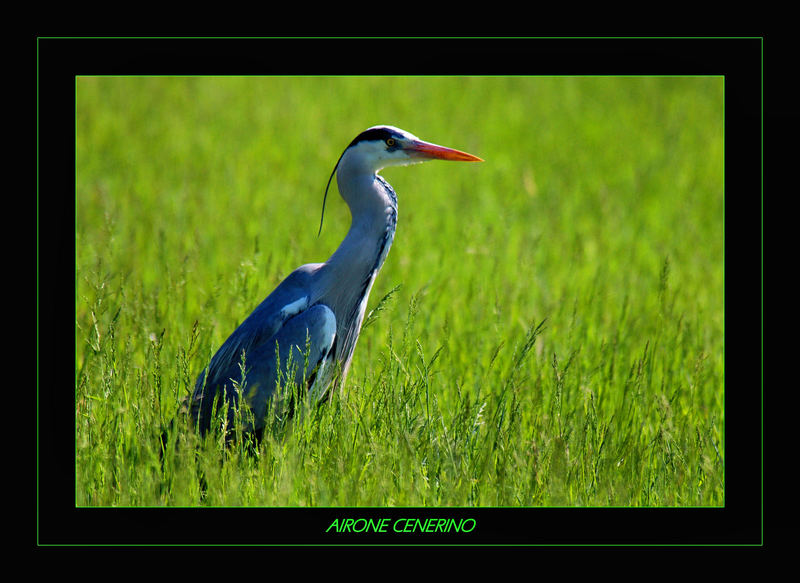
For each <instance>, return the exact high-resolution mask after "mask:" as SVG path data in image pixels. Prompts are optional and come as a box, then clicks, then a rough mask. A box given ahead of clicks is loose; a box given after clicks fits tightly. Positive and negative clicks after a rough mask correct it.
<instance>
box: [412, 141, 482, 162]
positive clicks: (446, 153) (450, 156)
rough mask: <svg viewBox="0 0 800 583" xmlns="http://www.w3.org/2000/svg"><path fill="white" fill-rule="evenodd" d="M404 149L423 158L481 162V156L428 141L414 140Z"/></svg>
mask: <svg viewBox="0 0 800 583" xmlns="http://www.w3.org/2000/svg"><path fill="white" fill-rule="evenodd" d="M406 150H407V151H408V152H410V153H411V154H412V155H414V156H418V157H420V158H425V159H437V160H455V161H458V162H483V159H482V158H478V157H477V156H473V155H472V154H467V153H466V152H462V151H461V150H454V149H453V148H445V147H444V146H437V145H436V144H431V143H428V142H422V141H418V142H414V143H413V144H411V145H410V146H407V147H406Z"/></svg>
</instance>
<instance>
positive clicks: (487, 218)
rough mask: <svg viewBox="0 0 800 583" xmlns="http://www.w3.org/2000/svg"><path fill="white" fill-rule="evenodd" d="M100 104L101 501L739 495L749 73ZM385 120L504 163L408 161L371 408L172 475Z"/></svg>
mask: <svg viewBox="0 0 800 583" xmlns="http://www.w3.org/2000/svg"><path fill="white" fill-rule="evenodd" d="M76 96H77V109H76V127H77V160H76V165H77V185H76V188H77V202H76V205H77V208H76V212H77V221H76V256H77V266H76V267H77V269H76V274H75V285H76V298H77V303H76V306H75V322H76V326H75V347H76V353H75V366H76V398H75V405H76V409H75V422H76V433H75V439H76V441H75V448H76V455H77V468H76V471H77V483H76V503H77V504H78V505H79V506H87V505H89V506H107V505H131V506H144V505H147V506H157V505H200V504H203V505H224V506H239V505H247V506H338V505H347V506H389V505H395V506H428V505H429V506H721V505H723V504H724V493H725V410H724V375H723V373H724V345H723V331H724V320H723V110H722V103H723V80H722V78H699V77H688V78H659V77H645V78H638V77H622V78H616V77H587V78H580V77H579V78H566V77H565V78H550V77H509V78H504V77H468V78H458V77H409V78H379V77H375V78H351V77H310V78H291V77H275V78H270V77H266V78H263V77H251V78H248V77H241V78H240V77H225V78H169V77H156V78H137V77H131V78H79V79H78V81H77V84H76ZM377 123H388V124H392V125H397V126H399V127H401V128H403V129H406V130H408V131H411V132H412V133H415V134H417V135H419V136H420V137H421V138H423V139H427V140H430V141H433V142H436V143H440V144H442V145H446V146H452V147H455V148H458V149H461V150H465V151H468V152H471V153H474V154H476V155H478V156H481V157H482V158H484V159H485V162H484V163H482V164H455V163H445V162H430V163H428V164H424V165H419V166H412V167H409V168H393V169H388V170H386V171H385V172H383V175H384V176H385V177H386V178H387V179H388V180H389V182H390V183H391V184H392V185H393V186H394V187H395V189H396V191H397V193H398V198H399V221H398V229H397V234H396V237H395V242H394V246H393V247H392V250H391V252H390V253H389V256H388V258H387V261H386V264H385V265H384V267H383V270H382V271H381V273H380V275H379V277H378V279H377V281H376V284H375V286H374V288H373V291H372V296H371V299H370V305H369V309H374V308H375V307H376V306H377V305H378V303H379V301H380V300H381V298H383V297H384V296H386V295H387V294H389V292H391V291H392V290H395V288H397V289H396V290H395V291H394V293H393V294H390V297H388V298H387V299H386V301H385V302H384V303H383V304H381V310H380V311H376V312H375V315H376V318H374V319H373V320H372V321H371V322H370V323H369V325H368V326H366V327H365V329H364V330H363V331H362V334H361V339H360V340H359V344H358V346H357V348H356V353H355V358H354V362H353V367H352V369H351V372H350V375H349V377H348V382H347V384H346V386H345V389H344V391H342V392H341V393H337V394H336V395H334V396H333V397H332V399H331V400H330V402H329V403H328V404H327V405H325V406H323V407H321V408H318V409H315V410H311V411H307V412H306V414H305V415H303V416H302V417H300V418H298V419H296V420H295V421H293V422H291V423H289V424H285V425H283V426H280V427H276V428H275V430H274V431H273V432H271V433H270V434H269V435H268V438H267V439H265V441H264V442H263V443H262V445H261V447H260V448H259V450H258V451H257V452H256V453H255V454H248V453H246V452H245V451H243V450H241V449H238V448H235V447H234V448H232V449H231V450H229V451H226V452H223V451H222V450H221V448H220V446H219V444H218V443H217V442H216V441H214V440H213V439H209V440H206V442H205V443H202V444H199V446H198V447H190V446H186V447H180V446H179V447H176V448H169V450H168V455H167V458H166V460H165V463H164V466H163V468H162V465H161V463H160V461H159V453H158V451H159V446H158V444H159V440H158V437H159V434H160V432H161V429H162V426H164V425H166V424H167V423H169V422H170V420H171V419H172V418H173V416H174V414H175V411H176V408H177V403H178V401H179V399H180V398H181V397H182V396H184V395H185V394H186V393H187V392H189V391H190V390H191V388H192V387H193V383H194V379H195V378H196V376H197V374H198V373H199V371H200V370H201V369H202V368H203V366H205V364H206V363H207V361H208V359H209V358H210V356H211V355H212V354H213V352H214V351H215V350H216V349H217V348H218V347H219V345H220V344H221V343H222V342H223V341H224V340H225V338H226V337H227V335H228V334H229V333H230V332H231V331H232V330H233V329H234V328H235V326H236V325H237V324H238V323H239V322H241V321H242V319H243V318H244V317H246V316H247V314H248V313H249V312H250V310H252V309H253V308H254V307H255V306H256V305H257V304H258V303H259V302H260V301H261V300H262V299H263V298H264V297H265V296H266V295H267V294H268V293H269V292H270V291H271V290H272V289H273V287H274V286H275V285H276V284H277V283H278V282H279V281H280V280H281V279H282V278H283V277H285V276H286V275H287V274H288V273H289V272H290V271H291V270H292V269H294V268H295V267H297V266H298V265H301V264H303V263H308V262H313V261H324V260H325V259H326V258H327V257H328V256H329V255H330V253H331V252H332V251H333V250H334V249H335V248H336V246H337V245H338V243H339V241H340V240H341V239H342V237H343V236H344V234H345V232H346V230H347V227H348V225H349V214H348V212H347V209H346V206H345V205H344V203H343V202H342V201H341V199H340V198H339V197H338V196H337V194H336V191H335V187H332V192H331V194H332V197H329V201H328V207H327V210H326V218H325V226H324V228H323V231H322V235H321V236H320V237H317V228H318V224H319V216H320V211H321V204H322V194H323V190H324V186H325V182H326V181H327V178H328V175H329V174H330V172H331V170H332V168H333V165H334V163H335V161H336V159H337V158H338V156H339V155H340V154H341V151H342V149H343V148H344V147H345V146H346V145H347V144H348V143H349V141H350V140H351V139H352V138H353V137H354V136H355V135H356V134H357V133H358V132H359V131H361V130H363V129H365V128H366V127H368V126H370V125H374V124H377ZM398 286H399V287H398ZM190 445H191V444H190ZM198 451H199V453H198ZM200 474H202V475H203V476H204V479H205V488H206V490H205V491H206V493H205V496H203V495H202V493H201V484H200V482H199V480H198V476H199V475H200Z"/></svg>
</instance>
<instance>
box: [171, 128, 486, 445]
mask: <svg viewBox="0 0 800 583" xmlns="http://www.w3.org/2000/svg"><path fill="white" fill-rule="evenodd" d="M433 159H440V160H456V161H465V162H481V161H482V160H481V159H480V158H478V157H477V156H473V155H472V154H467V153H465V152H461V151H459V150H454V149H452V148H445V147H443V146H438V145H435V144H431V143H429V142H424V141H422V140H420V139H419V138H417V137H416V136H414V135H412V134H410V133H408V132H406V131H404V130H401V129H399V128H396V127H393V126H386V125H380V126H373V127H371V128H368V129H367V130H365V131H363V132H361V133H360V134H358V136H356V137H355V139H353V141H352V142H350V144H349V145H348V146H347V148H346V149H345V150H344V152H343V153H342V155H341V156H340V158H339V160H338V162H337V163H336V166H335V167H334V169H333V172H332V173H331V176H330V178H329V179H328V185H327V186H326V188H325V196H324V197H323V206H322V212H323V215H322V216H323V217H324V212H325V200H326V199H327V195H328V188H329V187H330V183H331V180H332V179H333V175H334V174H335V175H336V180H337V183H338V186H339V194H340V195H341V197H342V198H343V199H344V201H345V202H346V203H347V206H348V207H349V209H350V214H351V225H350V229H349V231H348V232H347V235H346V236H345V238H344V240H343V241H342V243H341V244H340V245H339V247H338V248H337V249H336V251H335V252H334V253H333V255H331V257H330V258H329V259H328V260H327V261H326V262H324V263H309V264H307V265H303V266H301V267H298V268H297V269H295V270H294V271H292V272H291V273H290V274H289V275H288V276H287V277H286V279H284V280H283V281H282V282H281V283H280V284H279V285H278V286H277V287H276V288H275V290H274V291H273V292H272V293H270V294H269V295H268V296H267V298H266V299H265V300H263V301H262V302H261V304H259V305H258V306H257V307H256V308H255V310H253V312H252V313H251V314H250V315H249V316H248V317H247V318H246V319H245V320H244V321H243V322H242V323H241V324H240V325H239V327H238V328H236V330H234V332H233V333H232V334H231V335H230V336H229V337H228V339H227V340H226V341H225V342H224V343H223V344H222V346H221V347H220V348H219V350H218V351H217V352H216V354H214V356H213V357H212V358H211V361H210V363H209V365H208V367H207V368H206V369H204V370H203V371H202V372H201V373H200V375H199V376H198V378H197V382H196V384H195V388H194V392H193V394H192V395H191V397H190V398H189V400H188V403H185V405H188V411H189V413H190V417H191V420H192V421H193V423H194V424H195V426H196V428H197V429H198V430H199V431H200V433H201V434H204V433H206V432H207V431H208V430H209V429H210V427H211V423H212V416H213V415H212V412H213V411H214V410H215V408H216V409H217V410H219V411H221V412H223V414H225V415H227V422H228V427H229V428H230V427H232V423H233V415H234V412H235V410H236V408H237V407H239V406H241V404H242V401H244V403H246V405H247V408H248V410H249V412H250V413H251V415H248V416H247V419H246V421H245V427H244V429H245V430H247V431H248V432H258V431H260V430H263V428H264V426H265V424H266V415H267V409H268V404H269V402H270V399H272V398H273V397H274V396H275V392H276V389H277V388H278V387H279V386H283V385H285V384H289V383H294V385H295V386H298V387H302V388H303V390H304V391H305V390H307V391H308V396H309V398H311V399H313V400H321V399H322V398H323V397H325V396H326V393H327V392H328V390H329V388H330V385H331V383H332V382H333V381H334V379H335V378H337V379H338V380H337V381H336V382H337V383H342V382H343V381H344V379H345V376H346V375H347V372H348V369H349V368H350V362H351V360H352V358H353V350H354V349H355V346H356V341H357V340H358V336H359V333H360V331H361V324H362V322H363V319H364V312H365V309H366V306H367V300H368V298H369V293H370V290H371V289H372V285H373V283H374V282H375V277H376V276H377V274H378V271H379V270H380V269H381V266H382V265H383V262H384V260H385V259H386V255H387V253H388V252H389V247H390V246H391V244H392V241H393V239H394V233H395V226H396V223H397V196H396V194H395V192H394V190H393V189H392V187H391V186H390V185H389V183H388V182H386V180H385V179H383V178H382V177H381V176H380V175H379V174H378V172H379V171H380V170H381V169H382V168H385V167H387V166H402V165H407V164H414V163H417V162H424V161H426V160H433ZM321 229H322V222H320V230H321ZM289 363H293V364H294V366H293V368H290V364H289ZM221 407H226V408H227V410H226V409H222V408H221Z"/></svg>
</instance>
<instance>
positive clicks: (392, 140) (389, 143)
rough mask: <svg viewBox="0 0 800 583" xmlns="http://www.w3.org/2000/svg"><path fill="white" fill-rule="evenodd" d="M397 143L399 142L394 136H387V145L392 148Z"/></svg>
mask: <svg viewBox="0 0 800 583" xmlns="http://www.w3.org/2000/svg"><path fill="white" fill-rule="evenodd" d="M396 143H397V142H396V141H395V139H394V138H386V145H387V146H389V147H390V148H391V147H392V146H394V145H395V144H396Z"/></svg>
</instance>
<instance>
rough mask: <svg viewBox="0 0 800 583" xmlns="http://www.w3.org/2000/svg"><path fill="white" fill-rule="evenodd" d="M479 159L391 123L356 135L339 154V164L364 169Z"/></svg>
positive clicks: (376, 169)
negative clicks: (423, 139) (428, 161)
mask: <svg viewBox="0 0 800 583" xmlns="http://www.w3.org/2000/svg"><path fill="white" fill-rule="evenodd" d="M437 159H438V160H457V161H462V162H482V160H481V159H480V158H478V157H477V156H473V155H472V154H467V153H466V152H461V151H459V150H454V149H452V148H445V147H443V146H437V145H436V144H431V143H429V142H424V141H422V140H420V139H419V138H418V137H417V136H415V135H414V134H411V133H409V132H407V131H404V130H401V129H400V128H396V127H393V126H385V125H381V126H373V127H371V128H369V129H366V130H364V131H363V132H361V133H360V134H358V135H357V136H356V137H355V139H354V140H353V141H352V142H350V145H349V146H347V149H346V150H345V151H344V153H343V154H342V159H341V160H340V162H341V163H345V162H346V163H347V164H348V165H353V166H355V167H358V168H359V169H363V170H364V171H367V172H377V171H378V170H380V169H381V168H386V167H387V166H405V165H407V164H416V163H418V162H425V161H426V160H437Z"/></svg>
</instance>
